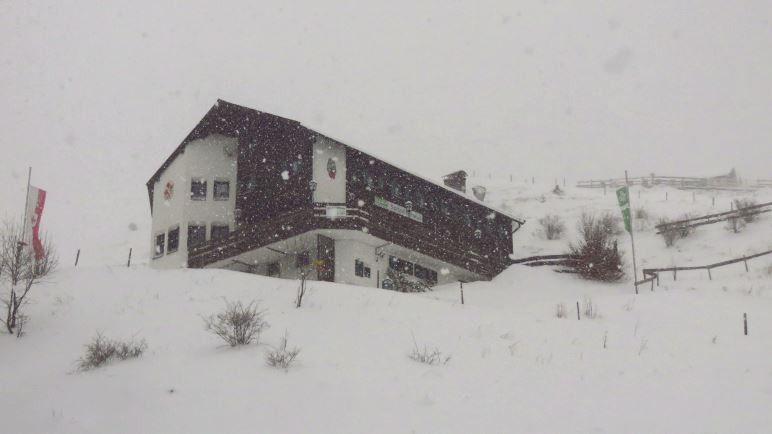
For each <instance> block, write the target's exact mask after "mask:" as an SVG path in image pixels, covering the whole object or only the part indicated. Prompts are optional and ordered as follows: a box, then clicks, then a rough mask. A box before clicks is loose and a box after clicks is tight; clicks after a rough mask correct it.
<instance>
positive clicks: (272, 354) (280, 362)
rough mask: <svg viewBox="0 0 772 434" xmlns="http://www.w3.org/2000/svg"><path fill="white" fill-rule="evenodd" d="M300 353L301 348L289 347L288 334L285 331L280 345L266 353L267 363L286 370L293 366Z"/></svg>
mask: <svg viewBox="0 0 772 434" xmlns="http://www.w3.org/2000/svg"><path fill="white" fill-rule="evenodd" d="M298 354H300V348H297V347H294V348H292V349H287V334H286V333H285V334H284V336H283V337H282V338H281V343H280V344H279V347H278V348H276V349H274V350H272V351H269V352H267V353H266V354H265V363H267V364H268V366H270V367H273V368H280V369H284V370H285V371H286V370H288V369H289V368H290V366H292V363H293V362H294V361H295V359H296V358H297V356H298Z"/></svg>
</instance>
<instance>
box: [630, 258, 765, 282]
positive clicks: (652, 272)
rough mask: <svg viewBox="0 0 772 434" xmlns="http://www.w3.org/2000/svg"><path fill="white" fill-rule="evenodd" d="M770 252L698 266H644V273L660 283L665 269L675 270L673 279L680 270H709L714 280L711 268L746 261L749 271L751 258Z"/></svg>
mask: <svg viewBox="0 0 772 434" xmlns="http://www.w3.org/2000/svg"><path fill="white" fill-rule="evenodd" d="M769 254H772V250H767V251H765V252H761V253H755V254H753V255H746V256H742V257H740V258H735V259H729V260H726V261H721V262H716V263H713V264H708V265H696V266H691V267H666V268H644V269H643V275H644V276H649V277H648V278H647V279H645V280H646V281H648V279H652V278H653V279H656V280H657V284H659V273H661V272H663V271H664V272H668V271H672V272H673V280H678V272H679V271H694V270H707V271H708V278H709V279H710V280H713V275H712V274H711V272H710V270H712V269H713V268H719V267H724V266H727V265H731V264H737V263H739V262H744V263H745V271H746V272H747V271H750V269H749V268H748V261H749V260H751V259H755V258H758V257H761V256H765V255H769ZM642 282H643V281H642ZM636 284H637V282H636Z"/></svg>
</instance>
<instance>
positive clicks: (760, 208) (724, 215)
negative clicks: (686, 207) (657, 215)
mask: <svg viewBox="0 0 772 434" xmlns="http://www.w3.org/2000/svg"><path fill="white" fill-rule="evenodd" d="M769 207H772V202H767V203H761V204H758V205H751V206H746V207H744V208H738V209H735V210H732V211H724V212H719V213H715V214H708V215H704V216H700V217H693V218H690V219H684V220H677V221H674V222H668V223H662V224H659V225H656V226H654V227H655V228H656V229H657V233H658V234H661V233H663V232H669V231H672V230H678V229H682V228H692V227H697V226H702V225H709V224H713V223H718V222H722V221H725V220H729V219H731V218H742V217H750V216H754V215H757V214H762V213H765V212H770V211H772V209H764V208H769Z"/></svg>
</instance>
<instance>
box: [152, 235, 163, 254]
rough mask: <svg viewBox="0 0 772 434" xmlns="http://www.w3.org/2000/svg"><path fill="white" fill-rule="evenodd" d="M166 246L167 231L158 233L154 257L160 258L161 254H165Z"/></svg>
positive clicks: (154, 246)
mask: <svg viewBox="0 0 772 434" xmlns="http://www.w3.org/2000/svg"><path fill="white" fill-rule="evenodd" d="M159 240H160V243H159ZM159 246H160V248H159ZM165 247H166V233H164V232H161V233H160V234H156V235H155V243H154V245H153V259H156V258H160V257H161V256H163V255H164V248H165Z"/></svg>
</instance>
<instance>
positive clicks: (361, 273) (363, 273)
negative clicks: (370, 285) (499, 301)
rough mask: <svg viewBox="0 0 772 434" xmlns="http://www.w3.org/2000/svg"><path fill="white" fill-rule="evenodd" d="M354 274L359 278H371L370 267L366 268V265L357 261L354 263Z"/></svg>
mask: <svg viewBox="0 0 772 434" xmlns="http://www.w3.org/2000/svg"><path fill="white" fill-rule="evenodd" d="M354 274H355V275H356V276H358V277H365V278H370V267H365V263H364V262H362V261H360V260H359V259H357V260H355V261H354Z"/></svg>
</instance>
